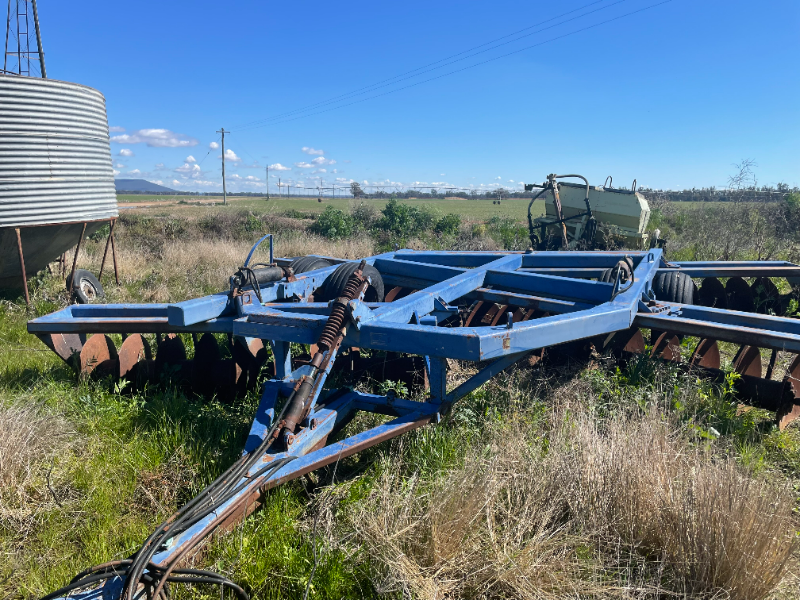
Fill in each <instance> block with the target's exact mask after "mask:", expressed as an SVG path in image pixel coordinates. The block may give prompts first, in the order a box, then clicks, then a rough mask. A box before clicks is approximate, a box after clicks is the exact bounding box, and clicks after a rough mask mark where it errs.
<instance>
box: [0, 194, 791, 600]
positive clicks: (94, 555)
mask: <svg viewBox="0 0 800 600" xmlns="http://www.w3.org/2000/svg"><path fill="white" fill-rule="evenodd" d="M282 202H286V203H287V204H285V205H284V204H280V203H282ZM341 202H342V205H341V208H342V210H343V211H350V209H351V208H352V207H351V206H350V204H349V202H351V201H345V200H342V201H341ZM404 202H405V201H404ZM426 202H427V203H428V204H433V205H435V206H440V205H439V203H440V202H453V203H454V204H456V205H458V204H459V203H461V202H465V203H474V202H475V201H438V200H437V201H430V200H429V201H426ZM508 202H513V201H508ZM272 203H273V200H270V201H269V202H265V201H263V200H258V199H242V200H238V199H237V200H236V201H234V202H232V203H231V204H232V206H230V207H226V208H222V207H219V206H213V207H212V206H191V205H183V204H180V205H179V204H175V205H163V204H162V205H159V206H156V207H146V208H141V209H137V210H134V211H125V212H124V213H123V216H122V217H121V218H120V222H119V225H118V230H117V236H118V237H117V241H118V249H119V258H120V271H121V285H120V286H119V287H117V286H115V285H113V282H112V279H111V277H110V276H109V275H108V274H106V275H104V280H103V283H104V285H105V286H106V290H107V297H108V298H107V299H108V301H109V302H170V301H179V300H184V299H188V298H192V297H196V296H199V295H203V294H207V293H211V292H215V291H219V290H222V289H225V288H226V285H227V278H228V277H229V275H230V274H231V272H232V271H233V270H234V269H235V268H236V267H237V266H238V265H239V264H240V263H241V261H242V258H243V257H244V255H245V254H246V252H247V249H248V248H249V246H250V243H251V241H252V240H253V239H254V238H256V237H257V236H258V235H260V234H262V233H264V232H274V233H277V234H278V235H277V247H276V252H277V254H278V255H283V256H298V255H304V254H310V253H318V254H329V255H333V256H341V257H345V258H356V257H358V256H365V255H369V254H373V253H375V252H376V251H377V250H378V249H379V248H380V247H381V245H382V244H385V243H386V240H385V239H384V238H383V237H382V235H383V234H382V233H381V232H377V233H376V232H373V231H362V232H360V233H358V234H355V235H352V236H350V237H347V238H343V239H327V238H324V237H321V236H319V235H316V234H314V233H313V232H312V231H311V228H312V226H313V224H314V220H313V219H309V218H296V217H292V216H286V213H287V212H289V213H290V214H291V211H292V210H294V211H300V212H309V213H310V212H312V211H316V210H319V208H320V206H322V207H324V206H325V204H324V203H323V204H322V205H319V203H317V202H316V201H314V200H312V201H309V200H305V199H291V200H289V199H284V200H280V201H278V203H275V204H272ZM408 203H409V204H411V202H408ZM486 204H487V205H488V207H489V208H490V209H491V208H498V209H499V210H504V209H505V208H506V206H507V205H506V201H504V202H503V204H502V205H500V206H499V207H497V205H492V204H491V203H490V202H487V203H486ZM264 205H268V206H269V207H268V208H266V209H265V210H261V209H260V208H259V207H263V206H264ZM482 207H483V205H482ZM517 208H518V209H519V207H517ZM452 210H455V209H453V208H442V209H441V213H443V214H446V213H447V212H450V211H452ZM690 210H691V211H694V210H700V209H695V208H691V209H690ZM460 213H461V214H462V216H463V217H464V219H463V221H465V222H462V224H461V227H460V230H459V231H458V232H455V233H451V234H448V235H438V234H435V233H432V232H429V231H427V232H421V233H419V234H415V235H414V236H410V237H409V238H408V240H407V241H408V245H410V246H413V247H423V246H426V247H444V248H464V249H479V248H482V249H496V248H502V247H508V246H514V245H516V244H519V243H523V242H524V241H525V240H522V242H520V241H519V240H517V239H516V238H514V236H513V235H512V236H511V237H509V235H507V234H509V232H511V233H512V234H513V233H514V232H515V229H514V228H513V227H508V226H506V225H503V224H502V223H501V224H500V225H498V226H497V228H496V229H493V226H491V225H486V226H484V225H476V224H475V223H469V222H466V221H468V220H469V219H467V217H466V214H465V213H464V212H463V211H460ZM470 214H474V213H470ZM697 214H699V213H694V212H688V213H675V212H670V210H665V211H664V212H663V213H662V215H661V216H660V218H661V219H662V222H661V224H660V226H661V227H662V228H663V229H664V231H666V232H668V233H669V235H670V236H671V239H672V241H671V242H670V244H672V245H673V246H674V247H675V252H676V253H679V255H682V254H680V253H684V254H692V253H693V255H697V256H706V254H703V253H713V252H717V251H718V246H719V245H720V243H721V242H714V239H713V238H711V236H713V235H721V234H715V232H714V229H715V228H717V227H718V226H719V225H718V224H719V223H724V222H726V221H730V220H731V217H730V215H721V216H719V218H718V220H717V221H711V222H710V223H709V224H708V227H707V228H706V229H705V230H704V231H703V232H702V236H700V234H695V233H693V231H692V230H691V229H690V226H689V223H691V221H692V219H695V218H696V217H697ZM737 214H738V213H737ZM492 216H493V213H485V214H484V216H477V215H476V216H475V220H476V221H480V220H486V221H487V222H488V221H490V220H491V217H492ZM739 216H741V215H739ZM708 218H710V217H708ZM761 223H762V222H761V221H759V220H758V219H755V220H754V221H753V224H752V226H753V229H752V230H747V231H750V233H746V232H745V233H742V235H743V236H745V235H746V236H749V237H747V240H750V241H748V242H747V243H746V244H744V243H743V244H740V245H737V246H736V247H734V248H731V249H730V251H731V252H732V253H733V256H735V257H750V256H754V255H756V254H757V253H758V252H761V251H766V250H765V248H772V250H770V251H772V252H774V253H775V254H774V255H775V256H776V257H780V258H793V256H794V255H793V254H792V253H793V252H796V251H797V248H796V246H791V245H788V246H784V245H780V243H779V242H781V240H782V239H783V238H782V237H781V238H780V239H778V240H773V239H772V238H769V239H768V240H767V241H766V242H762V241H760V240H761V238H759V235H760V234H759V232H760V231H762V230H761V229H760V227H761V226H762V224H761ZM741 231H745V230H744V229H742V230H741ZM773 237H774V236H773ZM709 240H710V241H709ZM770 240H771V241H770ZM103 241H104V240H103V239H101V238H100V237H98V238H97V239H96V240H90V241H89V242H88V243H87V244H86V246H85V248H84V249H83V250H82V252H81V255H80V257H79V264H80V265H81V266H83V267H85V268H89V269H90V270H92V271H94V272H97V268H98V266H99V262H100V257H101V255H102V250H103ZM722 241H724V240H722ZM715 244H716V245H715ZM765 244H766V245H765ZM770 244H771V245H770ZM712 256H714V255H713V254H712ZM106 273H108V271H106ZM31 288H32V290H31V291H32V299H33V307H32V308H31V309H30V310H28V309H26V308H25V306H24V303H23V302H22V299H21V298H20V297H19V296H18V295H15V294H10V295H9V294H7V295H6V296H5V297H4V298H2V299H1V300H0V597H2V598H9V599H25V600H28V599H31V598H38V597H40V596H42V595H44V594H45V593H47V592H49V591H52V590H53V589H55V588H57V587H59V586H61V585H64V584H65V583H67V582H68V581H69V579H70V578H71V577H72V576H73V575H74V574H75V573H77V572H79V571H80V570H82V569H84V568H86V567H88V566H90V565H92V564H97V563H101V562H104V561H107V560H111V559H115V558H124V557H125V556H128V555H129V554H130V553H131V552H132V551H134V550H135V549H136V548H137V546H138V544H140V543H141V542H142V540H144V539H145V538H146V537H147V535H148V534H149V532H150V531H151V530H152V529H153V528H154V527H155V526H156V525H157V524H158V523H159V522H161V521H162V520H163V519H165V518H166V517H167V516H169V515H170V514H171V513H172V512H173V511H174V510H175V509H176V508H177V507H179V506H181V505H182V504H184V503H185V502H186V501H187V500H188V499H189V498H191V497H192V496H193V495H195V494H196V493H197V492H198V491H199V490H201V489H202V487H203V486H204V485H205V484H206V483H208V482H209V481H211V480H212V479H213V478H214V477H215V476H216V475H217V474H219V473H220V472H222V471H223V470H224V469H225V468H226V467H227V466H228V465H229V464H230V463H231V462H232V461H233V460H235V458H236V457H237V456H238V454H239V452H240V451H241V448H242V445H243V442H244V439H245V438H246V435H247V431H248V428H249V423H250V422H251V420H252V418H253V414H254V411H255V409H256V406H257V403H258V394H257V393H251V394H249V395H248V396H247V397H245V398H243V399H241V400H239V401H237V402H236V403H234V404H225V403H223V402H220V401H219V400H218V399H212V400H210V401H207V400H203V399H201V398H198V397H195V396H193V395H191V394H189V393H187V392H186V391H185V390H183V389H181V388H180V387H178V386H175V385H173V384H172V383H170V382H168V381H163V382H161V383H159V384H158V385H154V386H151V387H149V388H148V389H146V390H145V391H143V392H138V393H130V391H129V390H128V389H125V386H124V385H120V384H119V383H118V382H114V381H112V380H110V379H106V380H99V381H95V380H91V379H88V380H87V379H81V378H79V377H78V376H76V374H75V373H74V372H73V371H72V370H71V369H70V368H68V367H67V366H66V365H65V364H64V363H63V362H62V361H61V360H60V359H58V358H57V357H56V356H55V355H54V354H53V353H51V352H50V351H49V350H47V349H46V348H45V347H44V346H43V345H42V344H41V343H40V342H39V341H38V340H36V339H35V338H33V337H32V336H29V335H28V334H27V333H26V331H25V323H26V321H27V320H28V319H29V318H31V317H32V316H36V315H41V314H46V313H48V312H50V311H52V310H55V309H58V308H60V307H63V306H65V305H66V303H67V302H68V298H67V297H66V293H65V292H64V291H63V279H62V278H61V277H60V276H57V275H50V274H48V273H47V272H46V271H45V272H42V273H40V274H39V275H38V276H37V277H36V278H34V280H33V281H32V283H31ZM115 341H116V343H117V344H119V342H120V339H119V337H116V338H115ZM151 342H152V340H151ZM187 345H188V348H189V352H190V354H191V351H192V348H191V340H190V339H187ZM723 350H725V352H726V353H727V354H730V353H731V351H732V349H731V348H723ZM689 351H690V340H688V339H687V340H686V342H685V348H684V352H689ZM789 358H790V355H789V354H788V353H781V355H780V357H779V360H778V363H777V365H778V367H777V368H776V370H775V374H774V377H775V378H781V377H782V376H783V372H784V370H785V365H786V364H787V362H788V359H789ZM473 371H474V367H473V366H470V365H467V364H458V363H455V362H454V363H453V364H452V365H451V370H450V381H449V383H450V385H451V386H455V385H457V384H458V382H459V381H461V380H463V379H464V378H466V377H467V376H468V375H469V374H471V373H472V372H473ZM263 375H264V376H266V375H267V374H266V373H264V374H263ZM358 385H359V389H363V390H365V391H376V388H375V387H374V385H373V384H371V383H369V382H363V381H362V382H359V383H358ZM414 397H415V398H416V399H421V398H420V397H419V396H414ZM360 424H361V425H364V424H365V423H364V422H361V423H360ZM799 511H800V427H798V426H797V424H795V425H793V426H792V427H790V428H789V429H787V430H786V431H783V432H781V431H778V430H777V429H775V428H774V427H773V426H772V425H771V415H770V414H769V413H766V412H764V411H759V410H750V411H746V412H742V411H740V410H738V405H737V399H736V397H735V394H734V392H733V389H732V386H731V381H728V382H727V383H725V384H722V385H711V384H709V383H707V382H703V381H700V380H698V379H696V378H694V377H692V376H690V375H688V374H687V373H686V372H685V371H683V370H681V369H678V368H676V367H674V366H670V365H664V364H661V363H657V362H655V361H651V360H649V359H647V358H645V357H643V358H641V359H640V360H636V361H632V362H631V363H628V364H626V365H622V364H617V363H615V362H614V361H613V360H611V359H610V358H609V357H601V356H595V357H593V359H592V360H591V361H590V362H589V363H585V362H580V363H574V362H570V361H561V362H559V361H554V362H553V363H551V364H549V365H548V366H546V367H537V368H530V367H527V366H523V367H520V368H517V369H514V370H512V371H510V372H507V373H505V374H503V375H501V376H499V377H497V378H495V379H494V380H492V381H491V382H489V383H488V384H486V385H484V386H483V387H481V388H480V389H479V390H477V391H475V392H473V393H472V394H470V395H469V396H468V397H466V398H465V399H464V400H462V401H461V402H459V403H458V404H456V406H455V407H454V410H453V412H452V413H451V414H450V415H449V416H448V417H447V418H446V419H445V421H444V422H443V423H441V424H440V425H438V426H436V427H429V428H425V429H422V430H419V431H415V432H412V433H409V434H407V435H404V436H402V438H399V439H397V440H394V441H392V442H387V443H385V444H382V445H381V446H378V447H377V448H375V449H373V450H371V451H368V452H364V453H361V454H359V455H357V456H355V457H352V458H350V459H347V460H345V461H342V463H341V464H339V465H338V466H337V467H336V468H335V469H334V468H329V469H325V470H322V471H320V472H318V473H316V474H315V475H314V477H313V479H311V480H307V481H304V482H301V481H296V482H292V483H290V484H287V485H285V486H282V487H281V488H279V489H277V490H274V491H271V492H269V493H268V494H266V495H265V497H264V504H263V508H262V509H261V510H260V511H258V512H256V513H254V514H253V515H252V516H250V517H249V518H248V519H246V520H245V521H244V522H242V523H241V524H239V525H237V526H236V527H235V528H234V529H233V530H232V531H231V532H229V533H227V534H221V535H218V536H215V537H213V538H212V539H211V540H209V542H208V543H207V544H206V546H205V547H204V549H203V550H202V551H201V552H199V553H198V554H196V555H195V556H193V557H191V559H190V560H189V563H190V564H191V565H193V566H196V567H198V568H210V569H212V570H215V571H217V572H220V573H223V574H225V575H227V576H228V577H230V578H231V579H233V580H234V581H236V582H238V583H240V584H242V585H243V586H244V587H245V588H246V589H247V590H248V592H249V593H250V594H251V597H252V598H259V599H261V598H267V599H270V598H276V599H277V598H299V597H303V595H304V594H305V593H306V591H308V597H310V598H325V599H328V598H330V599H332V600H333V599H336V600H339V599H341V598H397V599H398V600H399V599H400V598H403V599H404V598H420V599H430V600H434V599H436V600H440V599H443V598H497V599H501V598H502V599H508V598H535V599H550V598H553V599H555V598H604V599H605V598H609V599H610V598H625V599H632V600H633V599H643V598H653V599H655V598H709V599H711V598H714V599H717V598H733V599H736V600H740V599H741V600H744V599H748V600H749V599H760V598H769V599H776V600H777V599H778V598H791V599H795V600H797V599H798V598H800V593H798V589H800V588H799V587H798V586H799V585H800V554H798V551H799V550H800V548H799V547H798V539H800V538H798V532H800V518H799V517H798V514H800V512H799ZM218 596H219V592H218V590H210V589H205V590H202V589H199V588H195V589H189V590H186V589H180V588H175V590H174V593H173V597H175V598H177V599H185V598H196V599H203V600H206V599H210V598H212V597H218Z"/></svg>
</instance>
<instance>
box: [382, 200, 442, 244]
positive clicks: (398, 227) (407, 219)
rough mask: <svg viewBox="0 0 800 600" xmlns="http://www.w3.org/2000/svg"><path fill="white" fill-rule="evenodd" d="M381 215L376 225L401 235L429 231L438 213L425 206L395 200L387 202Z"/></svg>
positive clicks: (435, 221) (436, 220)
mask: <svg viewBox="0 0 800 600" xmlns="http://www.w3.org/2000/svg"><path fill="white" fill-rule="evenodd" d="M381 213H382V214H383V217H381V218H380V219H379V220H378V222H377V223H376V225H377V226H378V227H379V228H380V229H383V230H384V231H389V232H392V233H399V234H403V235H410V234H413V233H419V232H422V231H430V230H431V229H433V228H434V226H435V224H436V223H437V222H438V220H439V218H438V217H439V213H438V211H436V210H434V209H432V208H428V207H427V206H420V207H417V206H410V205H408V204H401V203H400V202H398V201H397V200H396V199H395V198H392V199H391V200H389V202H388V203H387V204H386V207H385V208H384V209H383V210H382V211H381Z"/></svg>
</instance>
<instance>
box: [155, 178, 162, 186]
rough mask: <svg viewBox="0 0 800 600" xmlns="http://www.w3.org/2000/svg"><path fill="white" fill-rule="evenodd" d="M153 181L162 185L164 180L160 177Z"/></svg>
mask: <svg viewBox="0 0 800 600" xmlns="http://www.w3.org/2000/svg"><path fill="white" fill-rule="evenodd" d="M153 183H157V184H158V185H164V182H163V181H161V180H160V179H156V180H155V181H154V182H153Z"/></svg>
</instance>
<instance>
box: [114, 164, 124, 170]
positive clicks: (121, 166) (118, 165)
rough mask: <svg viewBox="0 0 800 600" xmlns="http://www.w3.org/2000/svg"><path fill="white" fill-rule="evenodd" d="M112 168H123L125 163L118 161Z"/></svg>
mask: <svg viewBox="0 0 800 600" xmlns="http://www.w3.org/2000/svg"><path fill="white" fill-rule="evenodd" d="M114 168H116V169H124V168H125V165H123V164H122V163H121V162H118V163H117V164H115V165H114Z"/></svg>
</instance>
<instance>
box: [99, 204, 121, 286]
mask: <svg viewBox="0 0 800 600" xmlns="http://www.w3.org/2000/svg"><path fill="white" fill-rule="evenodd" d="M109 223H110V225H111V229H110V230H109V232H108V238H107V239H106V249H105V250H103V260H101V261H100V273H98V275H97V279H101V278H102V277H103V268H104V267H105V266H106V256H108V246H109V245H110V246H111V257H112V260H113V261H114V279H115V280H116V282H117V285H119V274H118V273H117V252H116V248H115V247H114V226H115V225H116V224H117V220H116V219H109Z"/></svg>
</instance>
